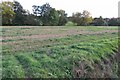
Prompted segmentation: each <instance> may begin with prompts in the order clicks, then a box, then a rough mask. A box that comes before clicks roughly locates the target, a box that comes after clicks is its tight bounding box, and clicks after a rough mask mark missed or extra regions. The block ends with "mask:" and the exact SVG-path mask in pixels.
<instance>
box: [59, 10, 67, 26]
mask: <svg viewBox="0 0 120 80" xmlns="http://www.w3.org/2000/svg"><path fill="white" fill-rule="evenodd" d="M58 14H59V23H58V25H59V26H63V25H65V24H66V23H67V21H68V19H67V14H66V13H65V11H64V10H58Z"/></svg>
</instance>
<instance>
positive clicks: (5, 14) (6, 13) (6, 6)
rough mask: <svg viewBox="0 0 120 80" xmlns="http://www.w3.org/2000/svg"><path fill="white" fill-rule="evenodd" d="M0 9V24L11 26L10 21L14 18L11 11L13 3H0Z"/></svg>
mask: <svg viewBox="0 0 120 80" xmlns="http://www.w3.org/2000/svg"><path fill="white" fill-rule="evenodd" d="M0 8H1V9H2V24H3V25H11V24H12V20H13V18H14V16H15V13H14V11H13V2H10V1H5V2H2V3H0Z"/></svg>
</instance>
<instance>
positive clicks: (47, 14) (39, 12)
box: [33, 3, 59, 26]
mask: <svg viewBox="0 0 120 80" xmlns="http://www.w3.org/2000/svg"><path fill="white" fill-rule="evenodd" d="M33 13H34V15H36V16H38V17H39V18H40V20H41V21H42V23H43V26H48V25H53V26H54V25H57V24H58V21H59V15H58V12H57V11H56V10H55V8H52V7H51V6H50V5H49V3H46V4H43V5H42V6H36V5H33Z"/></svg>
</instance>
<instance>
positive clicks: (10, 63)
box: [2, 26, 119, 78]
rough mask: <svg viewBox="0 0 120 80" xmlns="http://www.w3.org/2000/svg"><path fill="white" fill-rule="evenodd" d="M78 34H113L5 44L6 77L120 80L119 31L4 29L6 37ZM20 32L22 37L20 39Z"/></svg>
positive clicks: (4, 63)
mask: <svg viewBox="0 0 120 80" xmlns="http://www.w3.org/2000/svg"><path fill="white" fill-rule="evenodd" d="M74 30H75V31H78V32H80V31H88V32H90V33H92V32H98V31H103V30H111V31H109V32H103V33H97V34H89V33H86V34H79V33H75V34H71V35H66V36H62V37H55V38H47V39H44V40H41V39H39V38H31V39H23V38H19V39H11V40H9V39H6V40H3V43H4V44H3V45H2V52H3V53H2V56H3V58H2V61H3V62H2V65H3V68H2V70H3V73H2V77H3V78H30V77H31V78H65V77H69V78H73V77H81V78H82V77H88V78H93V77H100V78H102V77H111V78H114V77H115V78H117V77H119V76H118V75H119V74H118V72H117V71H118V63H117V60H116V59H117V58H116V56H117V52H118V40H119V38H118V32H112V31H114V30H117V27H94V26H88V27H84V26H83V27H82V26H76V27H71V26H70V27H69V26H65V27H55V26H53V27H52V26H51V27H49V26H46V27H30V28H26V27H25V28H24V27H22V28H21V27H14V28H8V27H7V28H3V32H4V35H3V36H4V37H5V36H7V37H8V36H9V37H10V36H11V37H13V36H14V37H15V36H26V35H28V34H31V35H35V34H46V35H47V34H53V35H54V34H61V33H64V34H66V31H74ZM22 31H25V32H24V33H23V32H22ZM41 31H42V32H41ZM44 31H46V32H44ZM19 32H20V34H19V35H17V33H19ZM32 32H33V33H32ZM31 35H29V36H31ZM111 60H112V61H111ZM11 68H12V69H11Z"/></svg>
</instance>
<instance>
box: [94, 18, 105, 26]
mask: <svg viewBox="0 0 120 80" xmlns="http://www.w3.org/2000/svg"><path fill="white" fill-rule="evenodd" d="M94 24H95V26H105V20H104V19H103V18H102V16H100V17H99V18H96V19H95V21H94Z"/></svg>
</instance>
